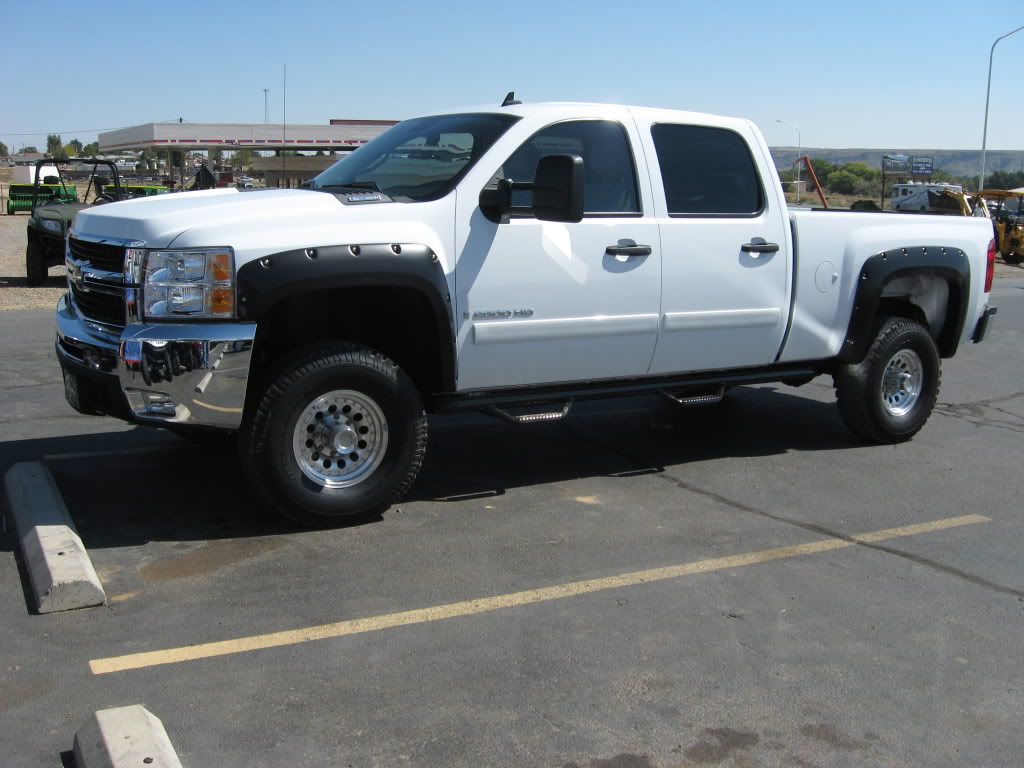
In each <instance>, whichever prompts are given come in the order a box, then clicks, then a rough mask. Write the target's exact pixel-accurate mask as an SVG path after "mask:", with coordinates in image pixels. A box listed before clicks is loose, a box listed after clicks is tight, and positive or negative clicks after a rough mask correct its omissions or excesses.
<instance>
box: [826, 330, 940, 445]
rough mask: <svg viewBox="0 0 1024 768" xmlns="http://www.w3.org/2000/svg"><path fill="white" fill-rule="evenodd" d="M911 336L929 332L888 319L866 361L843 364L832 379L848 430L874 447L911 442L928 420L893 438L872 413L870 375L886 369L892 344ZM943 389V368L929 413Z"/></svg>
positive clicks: (936, 374) (937, 371)
mask: <svg viewBox="0 0 1024 768" xmlns="http://www.w3.org/2000/svg"><path fill="white" fill-rule="evenodd" d="M908 332H920V333H923V334H925V335H928V329H927V328H925V327H924V326H923V325H922V324H921V323H919V322H917V321H916V320H910V319H907V318H903V317H890V318H886V319H884V320H883V321H882V323H881V324H880V326H879V328H878V331H877V333H876V334H875V338H874V341H872V343H871V346H870V348H869V349H868V352H867V354H866V355H865V356H864V359H863V360H862V361H861V362H859V363H856V364H843V365H841V366H840V367H839V369H838V370H837V371H836V373H835V374H834V375H833V377H832V382H833V386H834V387H835V390H836V404H837V405H838V406H839V415H840V416H841V417H842V419H843V423H844V424H846V427H847V429H849V430H850V431H851V432H853V434H855V435H856V436H857V437H859V438H861V439H863V440H865V441H868V442H872V443H900V442H904V441H906V440H910V439H911V438H912V437H913V436H914V435H916V434H917V433H918V432H919V431H920V430H921V428H922V427H923V426H924V425H925V422H927V416H926V417H925V418H924V419H923V420H922V421H921V423H920V424H918V425H917V426H916V427H915V428H914V429H912V430H910V431H908V432H902V433H899V434H893V433H890V432H887V431H886V430H885V429H883V428H882V426H881V425H880V424H879V423H878V420H877V419H876V418H875V416H874V414H873V413H872V410H871V398H872V397H873V394H872V393H870V392H868V387H869V385H870V379H871V377H870V373H871V371H872V369H873V368H874V367H875V366H879V365H885V364H886V362H888V361H887V360H886V359H884V358H886V357H887V356H888V355H890V354H891V352H890V351H889V349H888V348H889V346H890V345H891V344H892V342H893V340H894V339H896V338H898V337H899V336H902V335H903V334H905V333H908ZM941 385H942V366H941V365H939V366H936V371H935V389H934V392H932V393H931V394H930V398H931V400H932V403H931V404H930V405H929V406H928V411H929V413H930V412H931V409H932V407H933V406H934V403H935V401H936V400H937V399H938V396H939V389H940V387H941Z"/></svg>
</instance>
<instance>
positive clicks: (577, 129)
mask: <svg viewBox="0 0 1024 768" xmlns="http://www.w3.org/2000/svg"><path fill="white" fill-rule="evenodd" d="M546 155H579V156H580V157H582V158H583V174H584V191H583V210H584V212H585V215H587V216H601V215H605V216H608V215H615V216H623V215H631V214H632V215H639V214H640V199H639V195H638V194H637V184H636V168H635V166H634V163H633V154H632V152H630V149H629V142H628V140H627V138H626V132H625V130H624V129H623V128H622V126H621V125H620V124H619V123H614V122H609V121H607V120H577V121H572V122H565V123H556V124H555V125H551V126H548V127H547V128H545V129H543V130H542V131H540V132H538V133H536V134H534V135H533V137H532V138H531V139H529V140H528V141H527V142H526V143H525V144H523V145H522V146H521V147H520V148H519V149H517V150H516V151H515V153H514V154H513V155H512V156H511V157H510V158H509V159H508V160H506V161H505V164H504V165H503V166H502V168H501V169H500V170H499V171H498V176H499V177H501V178H506V179H511V180H512V181H526V182H532V181H533V177H534V175H535V174H536V172H537V162H538V161H539V160H540V159H541V158H542V157H545V156H546ZM532 197H533V193H532V192H529V191H521V190H517V191H515V192H513V193H512V213H513V214H518V215H523V214H529V206H530V204H531V202H532Z"/></svg>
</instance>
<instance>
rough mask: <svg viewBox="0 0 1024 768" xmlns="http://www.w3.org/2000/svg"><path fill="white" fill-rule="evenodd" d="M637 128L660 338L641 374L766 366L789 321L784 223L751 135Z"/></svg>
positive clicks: (741, 127) (736, 124)
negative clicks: (654, 254) (650, 198)
mask: <svg viewBox="0 0 1024 768" xmlns="http://www.w3.org/2000/svg"><path fill="white" fill-rule="evenodd" d="M730 123H732V124H731V125H729V126H728V127H726V126H723V127H712V126H706V125H685V124H675V123H653V124H652V123H647V124H646V125H645V124H643V123H641V125H640V132H641V134H642V136H643V141H644V144H645V151H646V154H647V157H648V158H649V162H650V166H651V175H652V181H653V183H654V189H655V194H654V198H655V210H656V212H657V216H658V221H659V225H660V228H661V247H662V300H661V318H660V326H661V327H660V332H659V335H658V343H657V348H656V350H655V354H654V359H653V361H652V364H651V369H650V372H651V373H653V374H656V373H673V372H683V371H701V370H716V369H724V368H741V367H748V366H761V365H765V364H768V363H770V362H773V361H774V360H775V357H776V355H777V353H778V350H779V348H780V346H781V344H782V338H783V335H784V333H785V329H786V325H787V321H788V311H787V310H788V301H789V285H790V254H789V246H788V243H789V238H788V223H787V222H788V218H787V216H786V212H785V210H784V209H783V208H782V207H781V205H780V204H779V203H778V196H777V195H775V196H773V195H769V194H767V190H766V189H765V187H764V184H763V183H762V179H765V180H770V179H773V175H772V174H771V172H770V171H769V168H768V166H767V160H766V158H765V157H764V155H763V153H762V152H761V147H760V144H759V143H758V141H757V137H756V135H755V134H754V132H753V130H751V129H750V127H749V125H748V124H746V123H741V122H740V121H730Z"/></svg>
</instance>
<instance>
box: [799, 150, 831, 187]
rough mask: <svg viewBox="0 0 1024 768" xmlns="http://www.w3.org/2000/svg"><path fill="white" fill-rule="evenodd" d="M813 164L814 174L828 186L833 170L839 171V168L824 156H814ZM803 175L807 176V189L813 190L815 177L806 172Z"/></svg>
mask: <svg viewBox="0 0 1024 768" xmlns="http://www.w3.org/2000/svg"><path fill="white" fill-rule="evenodd" d="M811 165H812V166H814V174H815V175H816V176H817V177H818V181H820V182H821V183H822V185H823V186H825V187H827V186H828V177H829V175H830V174H831V173H832V172H833V171H837V170H838V168H837V167H836V166H835V165H833V164H832V163H830V162H829V161H828V160H826V159H825V158H824V157H812V158H811ZM803 176H806V177H807V185H806V187H807V191H808V192H811V191H813V190H814V179H812V178H811V174H809V173H805V174H803Z"/></svg>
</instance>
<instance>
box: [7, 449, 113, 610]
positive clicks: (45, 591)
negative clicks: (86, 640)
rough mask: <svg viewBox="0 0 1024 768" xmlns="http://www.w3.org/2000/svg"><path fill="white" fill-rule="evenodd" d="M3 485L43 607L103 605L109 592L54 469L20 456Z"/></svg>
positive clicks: (40, 604)
mask: <svg viewBox="0 0 1024 768" xmlns="http://www.w3.org/2000/svg"><path fill="white" fill-rule="evenodd" d="M4 489H5V491H6V492H7V505H8V507H9V508H10V510H11V516H12V517H13V518H14V525H15V527H16V528H17V531H18V541H19V543H20V544H21V553H22V557H23V558H24V561H25V569H26V570H27V571H28V578H29V582H30V583H31V586H32V593H33V595H34V596H35V600H36V608H37V609H38V611H39V613H54V612H56V611H70V610H73V609H75V608H88V607H89V606H93V605H103V604H104V603H105V602H106V601H107V596H106V595H105V594H104V593H103V586H102V585H101V584H100V580H99V578H98V577H97V576H96V571H95V569H94V568H93V567H92V561H90V560H89V553H88V552H86V551H85V546H84V545H83V544H82V540H81V539H80V538H79V536H78V531H77V530H75V524H74V523H73V522H71V516H70V515H69V514H68V508H67V507H66V506H64V499H63V498H61V495H60V490H59V489H58V488H57V483H56V482H55V481H54V479H53V475H51V474H50V471H49V470H48V469H47V468H46V467H44V466H43V465H42V464H40V463H39V462H38V461H25V462H20V463H18V464H15V465H14V466H13V467H11V468H10V469H9V470H7V474H6V475H5V476H4Z"/></svg>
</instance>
